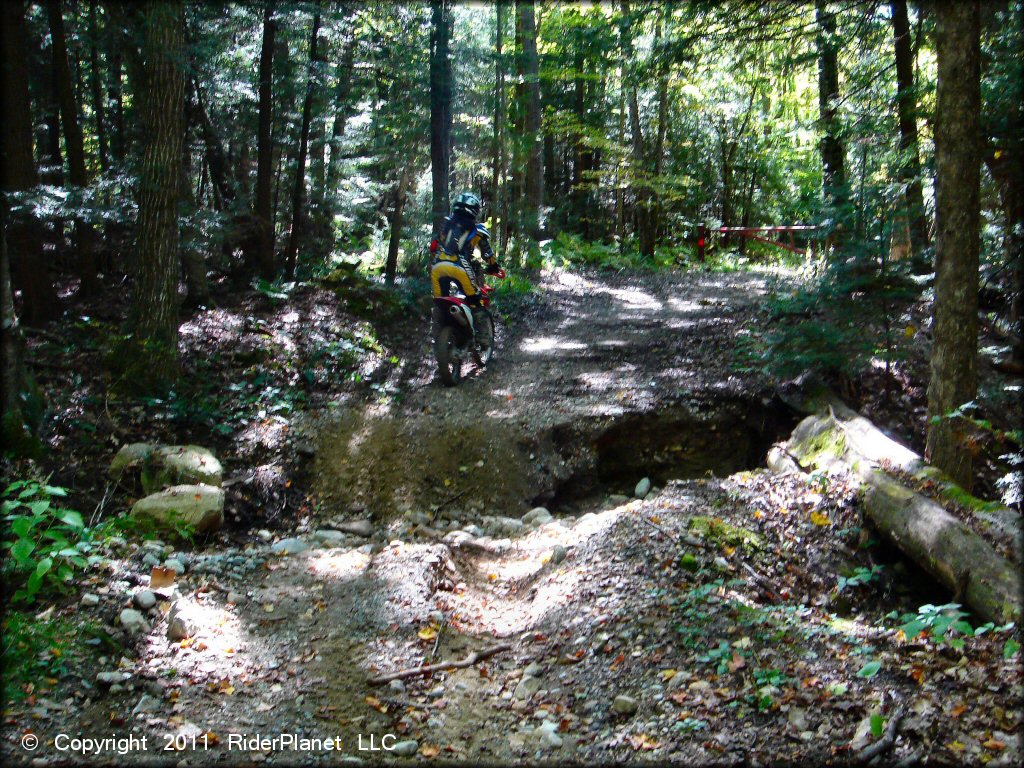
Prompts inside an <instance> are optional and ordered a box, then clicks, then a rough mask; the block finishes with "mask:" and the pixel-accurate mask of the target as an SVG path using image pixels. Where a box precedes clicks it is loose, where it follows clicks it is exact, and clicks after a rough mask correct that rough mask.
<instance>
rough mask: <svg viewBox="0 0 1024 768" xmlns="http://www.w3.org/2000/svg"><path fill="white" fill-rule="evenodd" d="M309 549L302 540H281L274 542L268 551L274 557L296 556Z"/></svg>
mask: <svg viewBox="0 0 1024 768" xmlns="http://www.w3.org/2000/svg"><path fill="white" fill-rule="evenodd" d="M307 549H309V547H308V546H306V542H304V541H303V540H302V539H281V540H280V541H278V542H276V543H275V544H274V545H273V546H272V547H271V548H270V551H271V552H273V553H274V554H275V555H296V554H298V553H299V552H305V551H306V550H307Z"/></svg>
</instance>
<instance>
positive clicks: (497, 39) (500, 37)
mask: <svg viewBox="0 0 1024 768" xmlns="http://www.w3.org/2000/svg"><path fill="white" fill-rule="evenodd" d="M495 16H496V18H495V29H494V141H493V145H492V152H491V156H492V160H491V195H492V198H491V211H492V212H493V213H492V222H491V223H492V227H493V229H494V233H493V235H492V237H493V238H494V242H495V243H498V244H499V246H498V248H499V251H502V252H503V250H504V248H503V246H504V242H505V240H504V235H503V233H504V230H505V217H504V212H503V208H502V188H501V185H502V181H503V179H504V174H505V136H504V130H505V61H504V59H503V58H502V55H501V51H502V45H503V43H504V37H505V2H504V0H498V4H497V8H495Z"/></svg>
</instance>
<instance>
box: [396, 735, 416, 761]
mask: <svg viewBox="0 0 1024 768" xmlns="http://www.w3.org/2000/svg"><path fill="white" fill-rule="evenodd" d="M419 748H420V743H419V742H418V741H416V739H407V740H406V741H400V742H398V743H397V744H395V745H394V746H393V747H392V748H391V752H392V754H395V755H398V756H399V757H412V756H413V755H415V754H416V753H417V752H418V751H419Z"/></svg>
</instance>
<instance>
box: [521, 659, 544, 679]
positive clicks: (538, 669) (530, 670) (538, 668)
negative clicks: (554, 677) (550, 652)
mask: <svg viewBox="0 0 1024 768" xmlns="http://www.w3.org/2000/svg"><path fill="white" fill-rule="evenodd" d="M542 674H544V666H543V665H542V664H540V663H539V662H536V661H532V662H530V665H529V666H528V667H527V668H526V669H524V670H523V677H540V676H541V675H542Z"/></svg>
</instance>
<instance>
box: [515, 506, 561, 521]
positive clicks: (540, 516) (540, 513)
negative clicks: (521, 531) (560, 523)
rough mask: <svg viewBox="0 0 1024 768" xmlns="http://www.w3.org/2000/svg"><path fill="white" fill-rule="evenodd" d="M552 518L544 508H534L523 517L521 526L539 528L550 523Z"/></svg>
mask: <svg viewBox="0 0 1024 768" xmlns="http://www.w3.org/2000/svg"><path fill="white" fill-rule="evenodd" d="M552 520H554V518H553V517H552V516H551V513H550V512H548V511H547V509H545V508H544V507H534V508H533V509H531V510H530V511H529V512H527V513H526V514H525V515H523V524H524V525H529V526H541V525H544V523H550V522H551V521H552Z"/></svg>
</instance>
